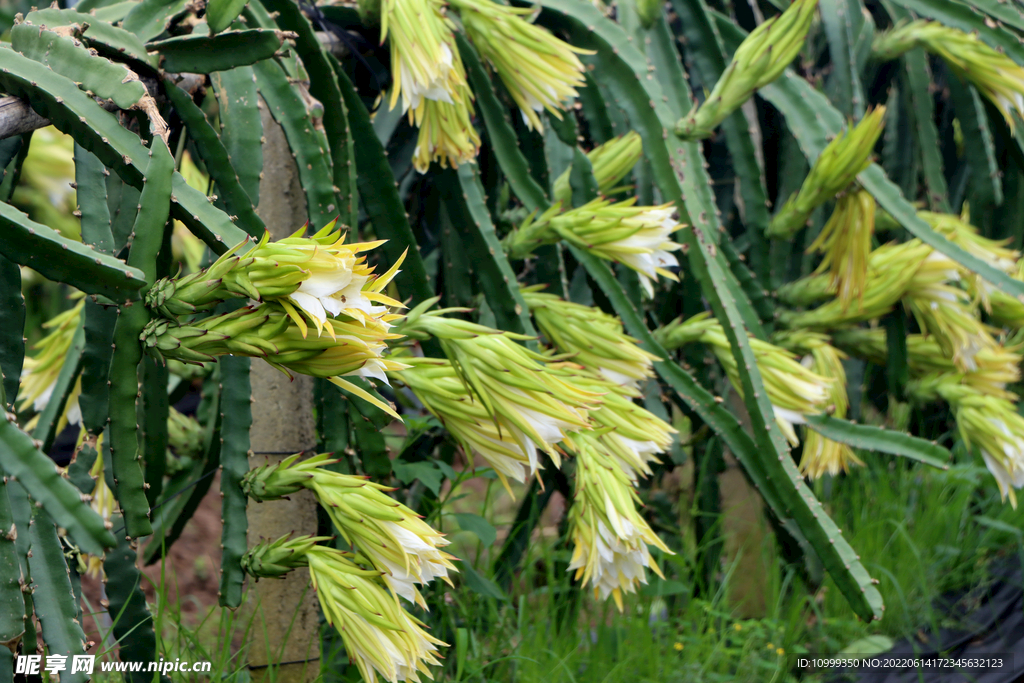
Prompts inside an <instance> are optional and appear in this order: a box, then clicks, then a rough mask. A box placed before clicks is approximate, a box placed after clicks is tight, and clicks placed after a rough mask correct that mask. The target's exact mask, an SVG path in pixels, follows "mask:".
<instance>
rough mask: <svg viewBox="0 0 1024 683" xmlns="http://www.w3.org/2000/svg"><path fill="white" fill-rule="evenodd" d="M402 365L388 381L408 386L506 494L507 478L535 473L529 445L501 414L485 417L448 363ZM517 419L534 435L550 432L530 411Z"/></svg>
mask: <svg viewBox="0 0 1024 683" xmlns="http://www.w3.org/2000/svg"><path fill="white" fill-rule="evenodd" d="M402 361H403V362H405V363H406V364H407V365H408V366H409V367H408V369H406V370H402V371H401V372H398V373H395V374H394V377H395V378H396V379H397V380H399V381H400V382H402V383H403V384H405V385H406V386H407V387H409V388H410V389H411V390H412V392H413V393H414V394H415V395H416V398H417V399H419V401H420V403H422V404H423V407H425V408H426V409H427V410H429V411H430V413H431V414H433V415H434V416H435V417H437V418H438V419H439V420H440V421H441V422H442V423H443V424H444V427H445V429H446V430H447V431H448V433H449V434H451V435H452V437H454V438H455V439H456V440H457V441H458V442H459V443H460V444H461V445H462V448H463V450H464V451H465V452H466V453H467V455H468V454H472V455H477V456H480V457H481V458H483V459H484V460H485V461H486V462H487V464H488V465H490V466H491V467H493V468H494V471H495V473H497V475H498V478H499V479H500V480H501V482H502V484H504V486H505V488H506V489H507V490H508V492H509V494H510V495H512V489H511V488H510V486H509V483H508V479H512V480H514V481H518V482H524V481H526V477H527V476H533V474H534V473H536V471H537V470H538V469H541V467H542V466H541V464H540V462H539V460H538V457H537V445H536V444H535V443H534V441H533V440H532V439H529V438H524V437H520V436H519V435H518V433H517V432H516V431H515V428H514V426H513V425H512V423H511V422H509V421H508V419H507V418H506V417H504V416H503V415H502V414H501V413H499V414H497V415H491V414H490V413H489V412H488V411H487V408H485V407H484V404H483V403H482V402H481V401H480V400H479V399H477V398H476V397H474V395H473V393H472V392H471V391H470V389H469V387H468V386H467V385H466V383H465V382H464V381H463V379H462V377H460V376H459V373H458V372H457V371H456V370H455V367H454V366H453V365H452V364H451V362H450V361H448V360H446V359H439V358H409V357H404V356H403V357H402ZM522 417H523V419H526V420H534V421H535V422H536V423H537V424H536V426H535V429H536V430H537V431H538V432H540V433H546V432H547V431H548V430H549V429H550V428H549V426H548V425H549V419H548V417H547V416H546V415H538V414H535V413H532V412H531V413H525V414H524V415H523V416H522ZM552 438H553V437H552ZM545 446H548V444H547V443H546V442H545V443H543V444H541V447H542V448H544V447H545Z"/></svg>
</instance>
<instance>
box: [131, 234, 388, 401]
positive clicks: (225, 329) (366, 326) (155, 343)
mask: <svg viewBox="0 0 1024 683" xmlns="http://www.w3.org/2000/svg"><path fill="white" fill-rule="evenodd" d="M300 233H301V230H300V231H299V232H297V233H295V234H294V235H292V236H291V237H288V238H286V239H283V240H278V241H276V242H271V241H269V237H264V239H262V240H261V241H260V242H259V243H258V244H256V245H255V246H251V247H250V248H249V249H248V250H247V251H246V252H245V253H244V254H242V255H237V254H236V253H234V252H235V251H236V250H238V249H241V248H242V245H239V246H237V247H236V248H235V250H232V251H229V252H228V253H226V254H224V255H223V256H221V257H220V258H219V259H217V261H216V262H215V263H213V264H212V265H211V266H210V267H209V268H205V269H203V270H201V271H199V272H196V273H193V274H192V275H188V276H186V277H183V278H179V279H177V280H175V279H164V280H159V281H158V282H157V283H155V284H154V286H153V287H152V288H151V289H150V291H149V292H148V293H147V295H146V304H147V305H148V306H150V307H151V308H152V309H153V310H156V311H159V312H160V313H163V314H164V315H165V316H167V317H166V318H154V319H153V320H151V321H150V322H149V324H148V325H147V326H146V328H145V329H144V330H143V332H142V335H141V339H142V342H143V344H144V345H145V347H146V348H148V349H149V351H150V352H151V353H153V354H154V355H156V356H157V357H159V358H162V359H164V360H177V361H181V362H184V363H193V364H203V363H206V362H209V361H213V360H215V359H216V358H217V357H218V356H223V355H228V354H233V355H241V356H251V357H256V358H263V359H265V360H266V361H267V362H268V363H270V364H271V365H273V366H275V367H277V368H278V369H280V370H282V371H283V372H285V373H286V374H290V373H291V372H297V373H300V374H305V375H312V376H314V377H323V378H327V379H330V381H332V382H334V383H335V384H337V385H338V386H340V387H342V388H344V389H346V390H347V391H350V392H352V393H354V394H355V395H357V396H359V397H360V398H362V399H364V400H366V401H368V402H370V403H372V404H373V405H375V406H377V407H378V408H381V409H382V410H384V411H386V412H388V413H390V414H392V415H395V416H396V417H397V414H396V413H395V412H394V410H393V408H392V407H391V406H389V405H387V404H385V403H383V402H382V401H380V400H379V399H378V398H376V397H374V396H373V395H371V394H370V393H368V392H366V391H364V390H363V389H361V388H360V387H358V386H356V385H354V384H352V383H351V382H348V381H346V380H343V379H342V377H346V376H361V377H372V378H376V379H379V380H381V381H383V382H387V381H388V380H387V374H386V372H387V371H388V370H400V369H401V368H402V367H404V366H403V365H401V364H400V363H397V362H396V361H393V360H390V359H387V358H385V357H384V353H385V352H386V351H387V342H388V341H389V340H392V339H398V338H400V335H396V334H393V333H392V332H390V328H391V325H392V323H393V322H394V321H396V320H398V319H399V318H400V317H401V316H400V315H398V314H395V313H391V312H390V309H389V306H391V307H401V303H400V302H398V301H395V300H394V299H392V298H390V297H389V296H387V295H386V294H384V292H383V289H384V287H385V286H386V285H387V284H388V283H389V282H390V281H391V279H392V278H393V277H394V276H395V275H396V274H397V273H398V267H399V266H400V265H401V260H399V262H398V263H396V264H394V266H392V267H391V269H390V270H388V271H387V272H386V273H384V274H383V275H380V276H378V275H376V274H375V273H374V272H373V268H371V267H369V266H367V265H366V257H365V256H362V255H360V254H362V253H363V252H366V251H369V250H371V249H373V248H375V247H377V246H379V245H380V244H382V242H367V243H354V244H345V239H344V235H342V234H341V233H340V232H339V231H337V230H336V225H335V222H333V221H332V222H331V223H330V224H329V225H327V226H325V227H324V228H323V229H322V230H320V231H319V232H317V233H316V234H314V235H312V236H311V237H300V236H299V235H300ZM243 244H245V243H243ZM242 297H244V298H249V299H252V300H255V301H257V302H260V303H259V304H258V305H255V306H246V307H242V308H238V309H236V310H234V311H231V312H228V313H223V314H220V315H214V316H210V317H206V318H201V319H198V320H191V321H188V322H180V321H179V320H178V318H180V317H182V316H191V315H193V314H195V313H197V312H199V311H203V310H208V309H210V308H212V307H214V306H215V305H216V304H217V303H218V302H221V301H225V300H227V299H231V298H242ZM310 322H311V323H312V324H313V326H314V327H315V329H316V335H315V336H314V335H311V334H309V323H310ZM324 332H326V334H324Z"/></svg>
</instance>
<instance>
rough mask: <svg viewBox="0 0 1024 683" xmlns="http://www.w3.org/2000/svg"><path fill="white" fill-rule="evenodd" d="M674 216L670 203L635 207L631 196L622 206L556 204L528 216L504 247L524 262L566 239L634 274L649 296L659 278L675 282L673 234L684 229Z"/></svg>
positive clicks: (599, 201)
mask: <svg viewBox="0 0 1024 683" xmlns="http://www.w3.org/2000/svg"><path fill="white" fill-rule="evenodd" d="M674 216H675V207H674V206H673V205H672V204H663V205H661V206H636V198H635V197H634V198H631V199H627V200H625V201H622V202H613V201H611V200H609V199H604V198H599V199H595V200H593V201H591V202H588V203H587V204H584V205H583V206H580V207H578V208H575V209H569V210H567V211H562V207H561V204H557V203H556V204H555V205H554V206H552V207H551V208H550V209H548V210H547V211H545V212H544V213H542V214H540V215H539V216H530V217H529V218H528V219H527V220H526V221H525V222H524V223H523V224H522V225H521V226H520V227H519V229H518V230H516V231H515V232H513V233H512V234H511V235H509V237H508V240H507V247H508V250H509V254H510V256H511V257H512V258H525V257H526V256H527V255H528V254H529V253H530V252H532V251H533V250H534V249H536V248H537V247H538V246H540V245H542V244H551V243H554V242H557V241H559V240H565V241H566V242H569V243H570V244H573V245H574V246H577V247H579V248H580V249H583V250H584V251H587V252H590V253H591V254H593V255H594V256H597V257H600V258H603V259H606V260H608V261H615V262H616V263H621V264H623V265H624V266H626V267H627V268H630V269H632V270H634V271H636V272H637V273H638V274H639V275H640V276H641V280H640V283H641V284H642V285H643V287H644V290H645V291H646V292H647V293H648V295H650V296H653V294H654V286H653V283H654V282H656V281H657V279H658V275H661V276H662V277H666V278H668V279H670V280H675V281H678V280H679V278H678V276H676V274H675V273H673V272H672V271H671V270H668V269H669V268H673V267H676V266H678V265H679V262H678V261H677V260H676V257H675V256H674V255H673V254H672V252H673V251H676V250H677V249H680V248H681V245H679V244H677V243H676V242H673V241H672V235H673V234H674V233H675V232H676V231H677V230H679V229H680V228H682V227H684V226H683V225H682V224H680V223H679V222H678V221H676V219H675V218H674Z"/></svg>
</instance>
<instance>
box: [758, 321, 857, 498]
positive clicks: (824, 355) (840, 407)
mask: <svg viewBox="0 0 1024 683" xmlns="http://www.w3.org/2000/svg"><path fill="white" fill-rule="evenodd" d="M773 341H774V342H775V343H776V344H778V345H779V346H781V347H782V348H784V349H787V350H789V351H792V352H794V353H797V354H800V355H802V356H803V359H802V361H801V364H802V365H806V366H808V369H809V370H810V371H811V372H814V373H816V374H818V375H820V376H822V377H826V378H828V379H830V380H832V383H831V384H830V385H829V395H828V403H829V407H830V410H831V413H832V416H833V417H838V418H844V417H846V412H847V410H848V409H849V407H850V399H849V397H848V396H847V394H846V370H845V369H844V368H843V359H844V358H846V357H847V356H846V354H845V353H843V352H842V351H840V350H839V349H837V348H836V347H834V346H832V345H831V344H830V343H829V339H828V337H826V336H825V335H823V334H820V333H818V332H809V331H806V330H795V331H791V332H782V333H779V334H778V335H776V336H775V337H774V338H773ZM806 434H807V436H806V438H805V440H804V450H803V455H802V456H801V457H800V471H801V472H803V473H804V474H805V475H807V476H809V477H810V478H811V479H817V478H819V477H821V476H822V475H824V474H826V473H827V474H829V475H831V476H833V477H834V476H836V475H837V474H839V472H846V471H848V470H849V468H850V465H851V464H854V465H863V464H864V463H863V462H861V461H860V459H858V458H857V456H856V455H855V454H854V452H853V449H852V448H850V447H849V446H848V445H847V444H844V443H839V442H838V441H833V440H832V439H827V438H825V437H824V436H822V435H821V434H819V433H818V432H816V431H814V429H813V428H811V427H808V428H807V430H806Z"/></svg>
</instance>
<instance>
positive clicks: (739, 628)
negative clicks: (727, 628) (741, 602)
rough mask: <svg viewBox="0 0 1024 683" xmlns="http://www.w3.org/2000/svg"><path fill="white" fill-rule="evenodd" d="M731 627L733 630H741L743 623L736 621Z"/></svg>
mask: <svg viewBox="0 0 1024 683" xmlns="http://www.w3.org/2000/svg"><path fill="white" fill-rule="evenodd" d="M732 627H733V628H734V629H735V630H737V631H742V630H743V625H742V624H738V623H737V624H733V625H732Z"/></svg>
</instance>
